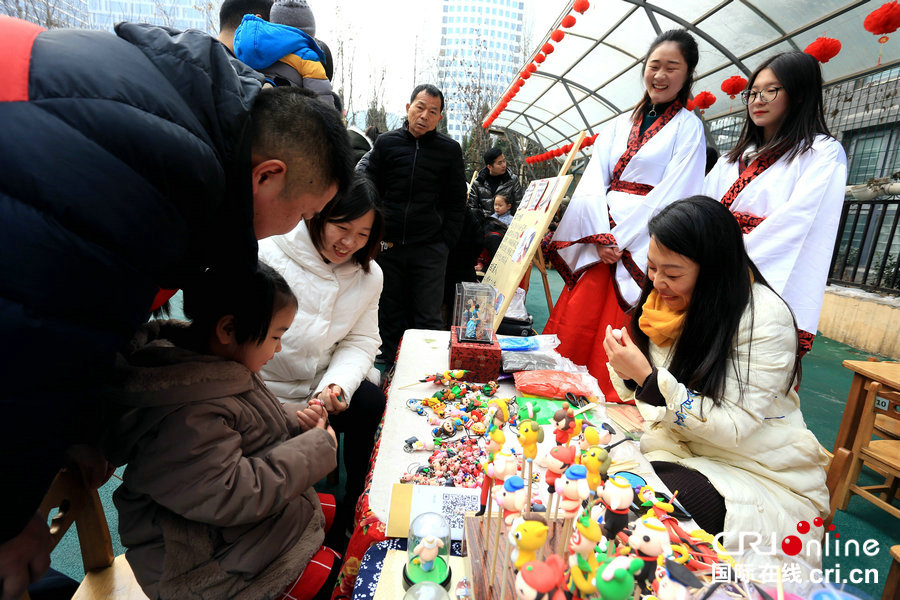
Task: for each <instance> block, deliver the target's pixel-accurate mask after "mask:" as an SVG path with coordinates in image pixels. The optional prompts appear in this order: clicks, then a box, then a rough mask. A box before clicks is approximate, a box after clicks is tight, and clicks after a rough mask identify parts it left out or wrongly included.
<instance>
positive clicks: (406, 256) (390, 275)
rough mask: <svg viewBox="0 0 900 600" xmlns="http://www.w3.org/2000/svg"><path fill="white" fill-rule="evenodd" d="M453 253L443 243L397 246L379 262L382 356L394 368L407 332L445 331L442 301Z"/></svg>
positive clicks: (379, 323) (382, 254) (383, 255)
mask: <svg viewBox="0 0 900 600" xmlns="http://www.w3.org/2000/svg"><path fill="white" fill-rule="evenodd" d="M448 254H449V249H448V248H447V244H445V243H444V242H443V241H437V242H433V243H431V244H412V245H402V246H401V245H395V246H393V247H391V248H388V249H387V250H385V251H383V252H382V253H381V254H379V255H378V258H377V259H375V260H376V262H377V263H378V266H380V267H381V270H382V272H383V273H384V288H383V290H382V292H381V302H380V303H379V305H378V329H379V330H380V332H381V355H382V356H383V357H384V362H385V364H387V365H392V364H393V363H394V359H395V357H396V354H397V346H398V345H399V344H400V338H401V337H403V332H404V331H406V330H407V329H441V328H442V326H443V321H442V319H441V300H442V298H443V292H444V273H445V271H446V270H447V255H448Z"/></svg>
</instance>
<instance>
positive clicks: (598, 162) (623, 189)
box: [544, 29, 706, 401]
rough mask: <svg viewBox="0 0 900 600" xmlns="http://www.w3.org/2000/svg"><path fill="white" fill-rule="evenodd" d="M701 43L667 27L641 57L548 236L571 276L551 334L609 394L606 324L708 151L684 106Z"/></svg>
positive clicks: (637, 288)
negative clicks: (630, 105) (634, 78)
mask: <svg viewBox="0 0 900 600" xmlns="http://www.w3.org/2000/svg"><path fill="white" fill-rule="evenodd" d="M697 60H698V51H697V43H696V41H694V38H693V37H691V35H690V34H688V33H687V32H686V31H684V30H680V29H679V30H671V31H666V32H664V33H662V34H661V35H660V36H659V37H657V38H656V40H654V42H653V44H652V45H651V46H650V50H649V52H648V54H647V60H646V62H645V63H644V85H645V87H646V92H645V93H644V97H643V99H642V100H641V101H640V103H638V105H637V106H636V107H635V109H634V111H633V112H631V113H630V114H628V113H625V114H622V115H620V116H619V117H617V118H616V119H615V120H613V121H612V122H610V123H609V124H607V125H606V126H605V127H604V128H603V130H602V131H601V133H600V136H599V137H598V138H597V141H596V142H595V144H594V152H593V155H592V157H591V161H590V164H588V166H587V169H585V172H584V175H583V176H582V178H581V182H580V183H579V184H578V189H577V190H576V191H575V193H574V194H573V196H572V200H571V202H570V203H569V206H568V208H567V209H566V212H565V215H564V216H563V218H562V221H561V222H560V224H559V227H558V228H557V230H556V232H555V233H554V234H553V240H552V241H551V242H550V260H551V262H552V264H553V266H554V268H555V269H556V270H557V271H558V272H559V273H560V275H561V276H562V277H563V279H564V280H565V282H566V287H565V288H564V289H563V291H562V293H561V294H560V297H559V299H558V300H557V302H556V305H555V306H554V307H553V311H552V312H551V314H550V318H549V320H548V321H547V325H546V327H545V328H544V333H545V334H551V333H554V334H556V335H557V336H558V337H559V340H560V345H559V347H558V348H557V350H558V351H559V352H560V353H561V354H562V355H563V356H566V357H568V358H570V359H571V360H572V361H574V362H575V363H576V364H580V365H586V366H587V368H588V370H589V371H590V373H591V374H592V375H593V376H594V377H596V378H597V380H598V382H599V383H600V389H601V390H602V391H603V393H604V395H605V396H606V399H607V401H618V396H617V394H616V392H615V390H614V388H613V387H612V385H611V384H610V382H609V373H608V371H607V369H606V362H607V357H606V352H605V351H604V349H603V332H604V331H605V329H606V326H607V325H611V326H612V327H614V328H619V327H621V326H622V325H624V323H625V321H626V317H625V311H627V310H628V309H629V308H630V307H631V305H632V304H634V302H636V301H637V300H638V298H639V297H640V294H641V285H642V283H643V280H644V275H645V273H646V270H647V246H648V244H649V241H650V238H649V236H648V234H647V222H648V221H649V220H650V217H652V216H653V215H654V214H655V213H656V212H658V211H659V210H661V209H662V208H663V207H665V206H666V205H667V204H669V203H671V202H674V201H675V200H678V199H680V198H684V197H686V196H691V195H693V194H697V193H699V192H700V189H701V187H702V185H703V172H704V165H705V161H706V144H705V141H704V135H703V124H702V123H701V122H700V119H698V118H697V117H696V116H695V115H694V114H693V113H691V112H690V111H688V110H687V109H685V108H684V106H685V104H686V103H687V101H688V99H689V98H690V93H691V82H692V80H693V76H694V68H695V67H696V66H697Z"/></svg>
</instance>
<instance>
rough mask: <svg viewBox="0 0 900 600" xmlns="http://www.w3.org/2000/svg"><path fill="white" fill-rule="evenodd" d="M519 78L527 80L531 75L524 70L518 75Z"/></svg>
mask: <svg viewBox="0 0 900 600" xmlns="http://www.w3.org/2000/svg"><path fill="white" fill-rule="evenodd" d="M519 77H521V78H522V79H528V78H529V77H531V73H529V72H528V71H527V70H525V71H522V72H521V73H519Z"/></svg>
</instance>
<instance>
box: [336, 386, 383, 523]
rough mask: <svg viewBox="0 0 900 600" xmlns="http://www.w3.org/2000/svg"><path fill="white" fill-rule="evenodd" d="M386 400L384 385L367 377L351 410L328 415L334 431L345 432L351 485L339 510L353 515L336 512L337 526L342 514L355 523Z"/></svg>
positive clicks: (345, 491) (357, 392) (349, 521)
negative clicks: (357, 507) (358, 501)
mask: <svg viewBox="0 0 900 600" xmlns="http://www.w3.org/2000/svg"><path fill="white" fill-rule="evenodd" d="M386 403H387V400H386V399H385V397H384V393H383V392H382V391H381V388H380V387H378V386H377V385H375V384H374V383H372V382H371V381H368V380H365V379H364V380H363V382H362V383H361V384H360V385H359V388H357V390H356V393H354V394H353V396H352V397H351V398H350V406H349V407H347V410H345V411H344V412H342V413H341V414H339V415H333V416H331V417H329V418H328V421H329V422H330V423H331V427H332V428H333V429H334V431H335V432H336V433H343V434H344V440H343V442H342V448H343V452H344V469H345V470H346V471H347V485H346V487H345V488H344V499H343V501H342V502H340V503H339V505H338V513H344V512H347V511H349V515H342V514H339V515H336V517H335V520H336V523H335V526H337V525H338V524H339V523H337V521H338V520H339V518H338V517H340V520H344V519H346V523H345V526H346V525H349V524H350V523H352V520H353V510H354V508H355V506H356V501H357V500H359V497H360V495H361V494H362V491H363V487H364V486H365V481H366V474H367V473H368V470H369V458H371V456H372V449H373V448H374V447H375V431H376V430H377V429H378V424H379V423H380V422H381V417H382V415H384V406H385V404H386Z"/></svg>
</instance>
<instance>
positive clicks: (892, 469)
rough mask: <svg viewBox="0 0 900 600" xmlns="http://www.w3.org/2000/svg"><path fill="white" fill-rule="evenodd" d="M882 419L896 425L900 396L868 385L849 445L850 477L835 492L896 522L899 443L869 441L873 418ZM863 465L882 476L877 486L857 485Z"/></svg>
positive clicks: (898, 511) (899, 514)
mask: <svg viewBox="0 0 900 600" xmlns="http://www.w3.org/2000/svg"><path fill="white" fill-rule="evenodd" d="M878 415H882V416H885V417H886V418H888V419H890V420H893V421H900V393H897V392H894V391H886V390H885V391H882V389H881V384H880V383H878V382H874V381H873V382H871V383H870V384H869V389H868V393H867V394H866V399H865V403H864V406H863V413H862V417H861V419H860V422H859V429H858V430H857V432H856V437H855V439H854V441H853V450H852V454H853V458H852V461H851V462H852V467H851V469H850V473H849V474H848V476H847V477H846V478H845V479H844V482H843V483H842V484H841V486H840V488H839V492H838V493H839V494H841V497H843V495H844V492H845V491H849V492H850V493H851V494H857V495H859V496H860V497H862V498H863V499H865V500H867V501H869V502H871V503H872V504H874V505H875V506H878V507H879V508H881V509H882V510H885V511H887V512H889V513H890V514H892V515H893V516H895V517H897V518H900V508H898V507H896V506H894V505H893V504H892V502H893V500H894V498H895V496H896V494H897V489H898V485H900V479H898V478H900V440H896V439H874V440H873V439H872V435H873V434H874V433H875V418H876V416H878ZM862 465H866V466H868V467H870V468H872V469H873V470H875V471H877V472H878V473H880V474H882V475H884V476H885V481H884V483H882V484H878V485H867V486H860V485H857V479H858V477H859V472H860V469H861V468H862Z"/></svg>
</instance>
